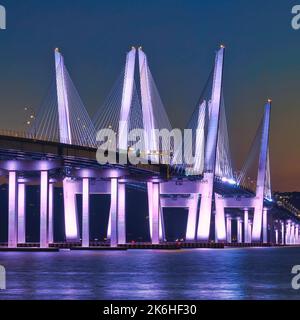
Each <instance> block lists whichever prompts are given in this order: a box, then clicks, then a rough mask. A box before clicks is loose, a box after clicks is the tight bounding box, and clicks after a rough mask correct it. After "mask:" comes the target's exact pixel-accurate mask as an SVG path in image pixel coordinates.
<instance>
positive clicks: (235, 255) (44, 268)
mask: <svg viewBox="0 0 300 320" xmlns="http://www.w3.org/2000/svg"><path fill="white" fill-rule="evenodd" d="M0 264H2V265H4V266H5V267H6V270H7V290H6V291H1V292H0V299H121V300H122V299H299V298H300V292H298V291H295V290H292V289H291V285H290V283H291V278H292V277H291V273H290V272H291V268H292V266H293V265H295V264H300V249H298V248H263V249H225V250H180V251H152V250H145V251H141V250H131V251H127V252H125V251H120V252H118V251H107V252H103V251H102V252H96V251H91V252H87V251H84V252H60V253H13V252H12V253H0Z"/></svg>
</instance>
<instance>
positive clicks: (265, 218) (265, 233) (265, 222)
mask: <svg viewBox="0 0 300 320" xmlns="http://www.w3.org/2000/svg"><path fill="white" fill-rule="evenodd" d="M263 243H268V210H267V209H266V208H264V209H263Z"/></svg>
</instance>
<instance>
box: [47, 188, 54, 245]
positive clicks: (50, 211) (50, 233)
mask: <svg viewBox="0 0 300 320" xmlns="http://www.w3.org/2000/svg"><path fill="white" fill-rule="evenodd" d="M53 201H54V185H53V183H49V203H48V241H49V243H53V242H54V231H53V228H54V227H53V226H54V225H53V204H54V202H53Z"/></svg>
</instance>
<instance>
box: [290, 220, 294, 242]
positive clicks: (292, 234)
mask: <svg viewBox="0 0 300 320" xmlns="http://www.w3.org/2000/svg"><path fill="white" fill-rule="evenodd" d="M291 244H295V223H294V222H293V223H292V224H291Z"/></svg>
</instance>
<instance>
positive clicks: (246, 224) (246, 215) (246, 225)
mask: <svg viewBox="0 0 300 320" xmlns="http://www.w3.org/2000/svg"><path fill="white" fill-rule="evenodd" d="M248 228H249V211H248V209H244V243H249V237H248V236H249V231H248Z"/></svg>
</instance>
